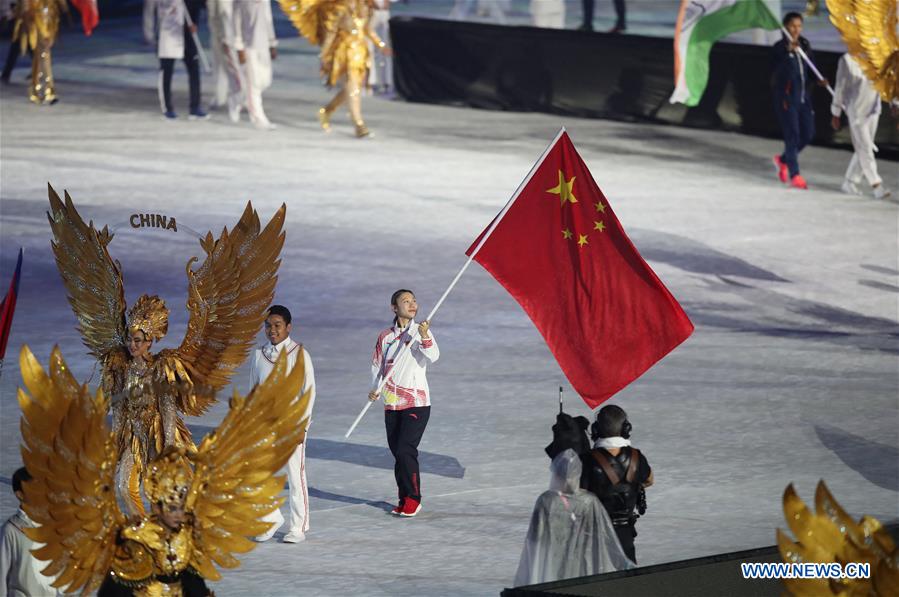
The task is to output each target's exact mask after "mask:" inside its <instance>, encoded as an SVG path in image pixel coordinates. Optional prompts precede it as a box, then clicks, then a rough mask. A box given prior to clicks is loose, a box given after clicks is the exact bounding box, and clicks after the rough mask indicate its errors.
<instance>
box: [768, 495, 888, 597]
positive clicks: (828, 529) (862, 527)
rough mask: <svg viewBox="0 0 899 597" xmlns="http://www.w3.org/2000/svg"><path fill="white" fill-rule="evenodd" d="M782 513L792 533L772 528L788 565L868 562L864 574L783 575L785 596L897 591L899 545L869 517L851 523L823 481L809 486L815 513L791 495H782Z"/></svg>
mask: <svg viewBox="0 0 899 597" xmlns="http://www.w3.org/2000/svg"><path fill="white" fill-rule="evenodd" d="M783 510H784V518H785V519H786V521H787V525H788V526H789V527H790V530H791V531H792V532H793V535H794V536H795V537H796V541H795V542H793V541H792V540H791V539H790V537H789V536H788V535H787V534H786V533H784V532H783V531H781V530H780V529H777V547H778V549H779V550H780V556H781V558H783V561H784V562H786V563H788V564H804V563H819V564H830V563H836V564H840V565H842V566H845V565H846V564H848V563H862V564H869V565H870V567H871V568H870V577H869V578H829V579H828V578H809V579H800V578H785V579H784V581H783V582H784V585H785V586H786V588H787V592H788V593H789V594H791V595H797V596H799V595H810V596H811V595H821V596H824V595H842V596H845V597H849V596H855V595H858V596H861V595H864V596H866V597H887V596H892V597H895V596H897V595H899V550H897V549H896V544H895V542H894V541H893V539H892V537H890V535H889V533H887V531H886V530H885V529H884V528H883V525H881V524H880V522H879V521H878V520H877V519H875V518H871V517H870V516H863V517H862V518H861V520H860V521H858V522H855V521H854V520H852V518H851V517H850V516H849V514H847V513H846V511H845V510H843V507H842V506H840V504H839V503H837V501H836V500H835V499H834V497H833V495H831V493H830V491H829V490H828V489H827V485H825V484H824V481H819V482H818V487H817V489H816V490H815V512H812V511H811V510H809V509H808V508H807V507H806V505H805V504H804V503H803V502H802V500H801V499H800V498H799V496H798V495H797V494H796V490H795V489H794V488H793V484H792V483H791V484H790V485H788V486H787V488H786V490H784V495H783Z"/></svg>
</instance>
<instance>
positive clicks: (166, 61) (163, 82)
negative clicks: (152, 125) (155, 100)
mask: <svg viewBox="0 0 899 597" xmlns="http://www.w3.org/2000/svg"><path fill="white" fill-rule="evenodd" d="M174 72H175V59H174V58H160V59H159V85H158V90H159V107H160V108H161V109H162V112H163V114H165V113H172V114H174V112H175V108H174V106H172V73H174Z"/></svg>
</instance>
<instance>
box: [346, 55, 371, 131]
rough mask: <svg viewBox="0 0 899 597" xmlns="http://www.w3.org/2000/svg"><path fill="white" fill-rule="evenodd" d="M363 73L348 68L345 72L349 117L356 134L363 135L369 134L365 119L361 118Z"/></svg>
mask: <svg viewBox="0 0 899 597" xmlns="http://www.w3.org/2000/svg"><path fill="white" fill-rule="evenodd" d="M363 77H364V74H363V73H358V72H354V71H353V70H350V71H349V72H347V81H346V97H347V108H348V109H349V112H350V119H351V120H352V121H353V124H354V125H356V136H357V137H365V136H367V135H368V134H369V132H368V127H366V126H365V121H364V120H362V79H363Z"/></svg>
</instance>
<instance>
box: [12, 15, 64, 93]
mask: <svg viewBox="0 0 899 597" xmlns="http://www.w3.org/2000/svg"><path fill="white" fill-rule="evenodd" d="M61 12H68V5H67V4H66V0H19V3H18V4H17V5H16V24H15V28H14V29H13V40H14V41H18V42H19V43H20V44H21V46H22V51H23V53H24V51H25V50H26V49H30V50H31V52H32V56H31V87H30V89H29V93H28V97H29V99H30V100H31V101H32V102H34V103H36V104H52V103H54V102H56V100H57V96H56V87H55V86H54V83H53V64H52V60H51V56H50V49H51V48H52V47H53V44H54V43H55V42H56V35H57V34H58V33H59V16H60V13H61Z"/></svg>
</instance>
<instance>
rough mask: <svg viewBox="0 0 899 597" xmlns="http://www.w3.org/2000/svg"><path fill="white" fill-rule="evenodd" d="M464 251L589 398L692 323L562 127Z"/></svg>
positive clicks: (614, 388)
mask: <svg viewBox="0 0 899 597" xmlns="http://www.w3.org/2000/svg"><path fill="white" fill-rule="evenodd" d="M497 220H498V221H497ZM494 226H495V227H494ZM491 228H493V230H492V232H491V231H490V229H491ZM485 236H486V237H487V239H486V241H485V242H484V244H483V246H481V248H480V250H478V249H477V247H478V245H479V243H480V242H481V239H482V238H484V237H485ZM472 253H474V257H473V258H474V260H475V261H477V262H478V263H480V264H481V265H482V266H484V268H485V269H486V270H487V271H488V272H490V273H491V274H492V275H493V277H494V278H496V280H497V281H498V282H499V283H500V284H502V285H503V286H504V287H505V288H506V290H508V291H509V293H510V294H511V295H512V296H513V297H514V298H515V300H517V301H518V303H519V304H520V305H521V306H522V308H524V310H525V312H526V313H527V314H528V316H529V317H530V318H531V320H532V321H533V322H534V325H536V326H537V329H538V330H540V333H541V334H542V335H543V338H544V339H545V340H546V343H547V344H548V345H549V349H550V350H551V351H552V353H553V355H554V356H555V357H556V360H557V361H558V363H559V366H561V368H562V371H564V372H565V375H566V376H567V377H568V381H570V382H571V385H572V387H573V388H574V389H575V390H576V391H577V392H578V393H579V394H580V395H581V397H582V398H583V399H584V401H585V402H586V403H587V404H588V405H589V406H590V408H596V407H597V406H598V405H600V404H602V403H603V402H604V401H605V400H607V399H608V398H609V397H611V396H612V395H613V394H615V393H616V392H618V391H619V390H620V389H622V388H623V387H625V386H626V385H628V384H629V383H631V382H632V381H634V380H635V379H637V378H638V377H639V376H640V375H642V374H643V373H644V372H645V371H646V370H647V369H649V368H650V367H652V366H653V365H654V364H655V363H656V362H658V361H659V360H660V359H661V358H662V357H664V356H665V355H666V354H668V353H669V352H671V351H672V350H673V349H674V348H675V347H676V346H677V345H678V344H680V343H681V342H683V341H684V340H686V339H687V338H688V337H689V336H690V334H691V333H692V332H693V324H692V323H691V322H690V319H689V318H688V317H687V314H686V313H684V311H683V309H682V308H681V306H680V305H679V304H678V302H677V301H676V300H675V299H674V297H673V296H671V293H670V292H668V289H667V288H665V286H664V285H663V284H662V282H661V281H660V280H659V278H658V277H657V276H656V274H655V272H653V271H652V269H650V267H649V265H647V263H646V261H644V260H643V258H642V257H641V256H640V253H638V252H637V249H636V247H634V245H633V243H631V241H630V239H628V237H627V235H626V234H625V233H624V229H623V228H622V227H621V223H620V222H619V221H618V218H616V217H615V213H614V212H613V211H612V208H611V207H610V206H609V203H608V201H606V198H605V196H604V195H603V193H602V191H601V190H600V189H599V187H598V186H597V185H596V182H595V181H594V180H593V177H592V176H591V175H590V171H589V170H587V166H586V165H585V164H584V162H583V160H582V159H581V156H580V155H578V153H577V151H576V150H575V148H574V145H573V144H572V143H571V139H570V138H569V137H568V133H565V132H562V133H561V134H560V135H559V137H558V138H557V140H556V141H555V143H553V144H552V145H551V146H550V147H549V149H548V150H547V151H546V153H545V154H544V155H543V157H542V158H541V161H538V163H537V164H536V166H535V167H534V169H533V170H532V171H531V174H530V179H526V180H525V182H524V183H523V185H522V187H521V188H520V189H519V193H518V195H517V197H513V199H512V201H510V204H509V206H507V208H506V210H505V211H504V213H501V214H500V215H499V216H497V219H496V220H494V222H493V223H491V226H490V227H488V228H487V229H486V230H484V232H482V233H481V234H480V236H479V237H478V239H477V240H475V242H474V243H473V244H472V245H471V247H469V248H468V251H466V254H468V255H472Z"/></svg>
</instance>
